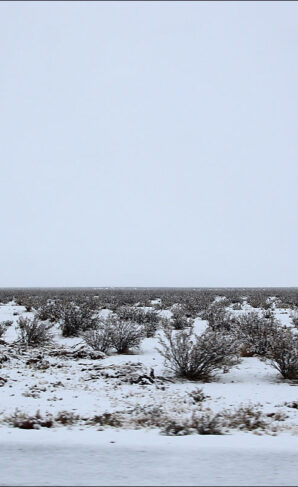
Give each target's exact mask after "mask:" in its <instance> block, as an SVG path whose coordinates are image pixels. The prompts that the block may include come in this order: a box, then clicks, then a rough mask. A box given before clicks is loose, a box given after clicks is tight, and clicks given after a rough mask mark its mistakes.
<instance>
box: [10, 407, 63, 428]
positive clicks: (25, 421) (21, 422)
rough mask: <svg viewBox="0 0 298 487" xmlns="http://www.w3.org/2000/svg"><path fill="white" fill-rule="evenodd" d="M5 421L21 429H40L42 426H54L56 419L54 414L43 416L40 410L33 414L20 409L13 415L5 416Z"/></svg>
mask: <svg viewBox="0 0 298 487" xmlns="http://www.w3.org/2000/svg"><path fill="white" fill-rule="evenodd" d="M4 422H5V423H8V424H9V425H11V426H13V427H14V428H21V429H27V430H28V429H39V428H40V427H44V428H51V427H52V426H54V420H53V417H52V416H48V417H46V418H43V417H42V415H41V414H40V411H37V413H36V414H35V415H33V416H31V415H29V414H27V413H23V412H21V411H20V410H19V409H16V411H15V412H14V413H13V414H12V415H11V416H7V417H6V418H4Z"/></svg>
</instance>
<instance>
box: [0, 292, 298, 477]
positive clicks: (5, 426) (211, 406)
mask: <svg viewBox="0 0 298 487" xmlns="http://www.w3.org/2000/svg"><path fill="white" fill-rule="evenodd" d="M202 292H204V291H202V290H200V291H198V293H202ZM117 293H119V291H117V290H112V289H110V290H107V291H106V293H105V294H104V296H105V297H104V299H103V298H102V297H101V291H100V289H99V290H98V289H96V288H95V289H94V291H92V290H90V289H89V290H88V295H87V296H86V294H84V292H83V291H82V295H81V294H80V292H76V293H74V294H73V295H72V293H71V291H69V292H68V294H67V295H66V296H65V295H63V296H62V297H61V296H60V294H59V291H55V292H54V291H51V293H50V294H49V293H48V292H47V291H44V292H43V291H42V290H39V291H38V293H37V296H34V290H32V291H30V292H29V291H27V292H26V293H18V291H17V290H16V291H9V292H6V293H5V292H4V291H2V295H1V297H0V303H1V304H0V322H1V323H2V335H1V337H0V395H1V402H0V485H298V424H297V419H298V387H297V386H298V380H297V379H295V378H294V379H289V378H285V377H283V376H282V375H281V374H280V372H279V371H278V370H277V369H276V368H274V367H273V365H272V361H270V360H268V358H266V356H260V354H258V353H256V352H254V351H253V350H252V349H250V350H248V346H246V351H244V350H245V347H244V342H245V340H244V338H243V336H242V335H241V336H240V338H239V336H238V341H237V340H235V341H234V342H233V344H234V345H233V346H234V347H235V354H238V358H237V360H236V361H235V363H234V364H233V365H229V366H227V365H224V364H223V367H222V368H220V367H219V368H218V369H216V370H214V373H212V374H211V375H210V376H209V377H208V378H207V377H206V378H205V379H195V378H192V379H189V378H187V377H183V376H179V374H177V373H176V372H175V371H174V370H173V368H169V367H168V366H169V361H168V362H167V361H166V360H165V357H164V356H163V355H162V353H161V350H162V345H161V343H160V338H162V339H163V340H164V341H166V335H165V330H166V329H167V330H168V333H171V334H172V336H173V337H175V336H176V337H177V336H178V335H179V334H183V333H190V330H191V332H192V334H193V335H195V336H197V337H200V336H202V335H203V334H206V333H208V331H209V329H210V324H211V323H212V324H213V331H212V333H214V329H216V330H217V331H216V333H222V334H229V331H227V330H229V326H223V327H222V326H221V323H222V322H224V323H225V324H227V323H232V324H233V326H232V329H234V328H233V327H235V326H238V325H237V324H239V323H240V324H241V326H242V327H243V326H245V323H246V321H245V320H246V318H247V316H248V315H250V316H251V317H252V318H253V317H255V316H256V315H259V316H262V317H263V322H266V319H267V320H268V323H269V322H270V323H272V322H273V321H274V323H276V324H277V326H278V327H281V328H282V329H286V328H287V329H289V330H290V331H291V333H292V334H293V337H296V336H297V324H295V323H297V320H295V316H296V315H297V309H298V307H297V304H296V302H295V300H294V303H289V302H285V301H286V300H284V299H282V298H281V297H280V296H279V295H278V293H277V294H276V295H274V293H273V291H272V294H271V295H270V293H268V290H267V291H266V293H265V294H264V295H262V293H261V298H262V299H261V300H260V304H259V305H258V304H256V303H252V298H251V297H253V293H252V292H251V293H250V299H247V296H246V292H245V290H243V291H241V292H240V291H239V290H238V291H237V296H238V298H237V299H230V297H229V295H227V296H225V295H224V291H223V290H221V292H220V293H219V294H217V292H216V291H215V290H213V291H212V293H211V295H210V293H209V295H208V299H207V301H206V304H205V305H200V306H198V307H197V308H196V307H195V306H194V308H193V309H191V312H189V309H187V303H188V301H187V299H185V296H187V291H185V290H184V294H183V296H184V297H183V299H185V302H183V299H182V300H181V302H179V303H178V302H174V303H173V302H172V301H173V299H174V298H172V301H171V299H170V300H167V299H166V300H164V299H163V297H162V293H161V297H159V293H158V290H155V291H154V292H153V291H152V293H151V294H152V295H151V294H150V292H148V295H146V299H140V296H139V295H138V293H137V291H136V293H135V302H133V299H132V297H131V296H134V294H133V291H130V294H129V298H130V299H129V300H128V302H127V303H126V301H125V293H124V297H123V293H122V294H121V300H118V301H117ZM176 294H177V291H176ZM259 294H260V293H259ZM292 294H293V293H292ZM294 294H295V293H294ZM296 294H297V295H298V291H297V293H296ZM169 295H171V293H170V291H169ZM178 295H179V292H178ZM195 295H196V294H195V291H192V297H193V299H194V302H195ZM107 296H108V297H107ZM115 296H116V299H115ZM112 298H113V299H112ZM151 298H152V299H151ZM120 301H121V302H120ZM297 301H298V299H297ZM86 303H87V307H89V314H88V313H87V315H85V318H86V316H89V318H90V316H91V318H90V319H91V321H92V323H93V324H92V327H90V330H89V331H88V326H86V319H85V322H84V323H85V324H84V326H85V328H84V327H83V325H82V324H80V323H79V318H78V316H74V314H75V313H73V310H74V309H76V310H77V311H78V313H79V312H80V310H81V309H82V308H84V306H86ZM111 303H112V305H110V304H111ZM185 303H186V305H185ZM252 304H253V306H252ZM70 308H71V309H72V314H71V312H70V311H69V310H70ZM66 309H68V312H69V313H70V314H69V315H68V320H69V321H68V322H67V323H68V325H69V322H71V320H73V322H71V325H74V328H75V327H77V330H75V331H73V330H74V329H71V331H69V329H68V328H66V325H65V323H66V321H65V320H66V318H65V310H66ZM90 309H91V311H90ZM119 310H120V311H119ZM127 310H128V311H127ZM134 312H136V314H135V317H134V314H133V313H134ZM117 313H118V318H119V319H118V322H125V323H130V324H131V323H133V326H134V325H136V326H137V327H139V329H140V328H142V330H143V332H142V336H141V338H139V343H138V344H137V345H135V346H132V347H128V348H127V349H126V350H122V353H121V351H120V353H119V350H118V352H117V350H116V349H115V347H114V348H113V346H110V347H109V346H107V347H106V349H105V352H102V351H100V350H98V348H99V347H96V346H95V345H94V343H95V341H93V342H92V341H90V336H91V337H92V336H94V335H92V333H93V334H94V330H95V331H96V330H97V331H98V330H99V329H100V330H101V331H102V330H103V327H104V326H107V324H108V323H109V316H110V317H111V316H115V315H117ZM150 313H151V315H150ZM212 313H213V314H212ZM251 313H253V315H251ZM147 314H148V316H149V317H150V316H151V318H150V320H151V322H150V323H149V325H150V326H149V325H148V323H147V324H144V319H143V318H144V316H146V315H147ZM142 316H143V318H142ZM241 316H242V321H241ZM34 317H36V321H35V323H36V324H37V326H42V327H43V328H44V330H46V331H45V333H46V339H45V340H44V342H41V343H39V344H38V343H34V340H33V342H30V341H28V329H29V328H30V324H32V320H33V319H34ZM208 318H209V320H208ZM24 319H25V320H24ZM22 320H23V321H22ZM76 320H77V321H76ZM138 320H139V323H138V322H137V321H138ZM264 320H265V321H264ZM83 321H84V320H83ZM94 323H95V324H94ZM26 324H27V325H28V326H29V328H27V329H26V326H25V325H26ZM114 325H115V323H114ZM114 325H113V323H112V325H110V326H114ZM151 325H152V326H151ZM217 325H218V328H216V326H217ZM268 326H269V325H268ZM98 327H99V328H98ZM83 328H84V330H83ZM24 330H25V331H24ZM26 330H27V331H26ZM169 330H170V332H169ZM25 332H27V335H26V333H25ZM88 333H89V335H88ZM88 336H89V341H88ZM212 336H213V335H212ZM86 337H87V338H86ZM159 337H160V338H159ZM241 337H242V338H241ZM101 338H102V336H101ZM26 339H27V342H26ZM241 340H242V342H241ZM90 343H92V344H93V346H91V345H90ZM100 343H102V342H100ZM239 343H240V345H241V346H240V345H239ZM246 345H247V344H246ZM237 347H240V348H239V350H240V349H241V352H239V350H238V348H237ZM96 348H97V349H96ZM102 348H104V347H102ZM236 349H237V350H236Z"/></svg>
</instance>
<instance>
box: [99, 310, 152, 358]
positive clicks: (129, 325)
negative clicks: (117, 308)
mask: <svg viewBox="0 0 298 487" xmlns="http://www.w3.org/2000/svg"><path fill="white" fill-rule="evenodd" d="M103 326H105V327H107V329H108V332H107V333H108V335H109V337H110V343H111V347H112V348H115V349H116V352H117V353H128V351H129V350H130V349H131V348H134V347H138V346H139V345H140V342H141V340H142V338H144V330H143V327H142V326H141V325H139V324H138V323H135V322H134V321H129V320H121V319H119V317H118V316H108V317H107V318H106V319H105V320H104V321H103Z"/></svg>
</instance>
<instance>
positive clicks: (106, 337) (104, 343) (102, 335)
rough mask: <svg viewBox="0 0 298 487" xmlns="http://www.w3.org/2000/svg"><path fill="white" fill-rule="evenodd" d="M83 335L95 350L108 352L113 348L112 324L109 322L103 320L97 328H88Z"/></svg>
mask: <svg viewBox="0 0 298 487" xmlns="http://www.w3.org/2000/svg"><path fill="white" fill-rule="evenodd" d="M82 336H83V338H84V340H85V342H86V343H87V345H89V346H90V347H91V348H92V349H93V350H95V351H100V352H104V353H106V352H108V351H109V350H110V349H111V348H112V341H111V325H109V323H106V322H101V323H100V324H99V325H98V327H97V328H96V329H94V330H87V331H86V332H85V333H83V335H82Z"/></svg>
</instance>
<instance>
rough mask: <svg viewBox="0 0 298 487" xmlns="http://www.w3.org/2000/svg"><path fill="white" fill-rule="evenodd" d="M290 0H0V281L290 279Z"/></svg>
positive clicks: (293, 180) (296, 237)
mask: <svg viewBox="0 0 298 487" xmlns="http://www.w3.org/2000/svg"><path fill="white" fill-rule="evenodd" d="M297 183H298V3H297V2H288V1H284V2H274V1H273V2H271V1H265V2H262V1H260V2H259V1H258V2H240V1H239V2H233V1H231V2H225V1H223V2H222V1H219V2H217V1H214V2H211V1H210V2H187V1H181V2H180V1H178V2H171V1H169V2H161V1H160V2H158V1H157V2H145V1H143V2H142V1H139V2H134V1H128V2H125V1H124V2H113V1H111V2H71V1H69V2H68V1H67V2H66V1H65V2H26V1H24V2H6V1H2V2H1V3H0V204H1V219H0V231H1V239H0V286H2V287H9V286H12V287H14V286H15V287H18V286H21V287H22V286H29V287H31V286H99V287H101V286H191V287H196V286H198V287H204V286H207V287H221V286H229V287H230V286H240V287H245V286H298V259H297V243H298V224H297V223H298V222H297V216H298V215H297V213H298V191H297Z"/></svg>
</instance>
